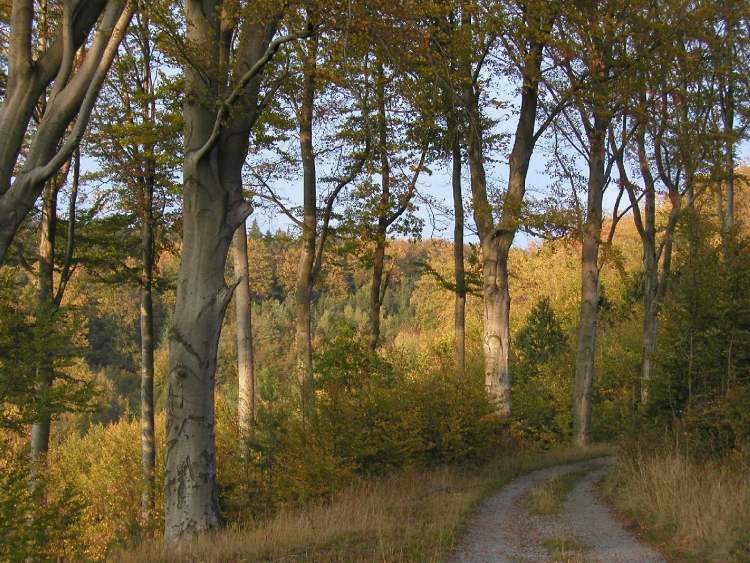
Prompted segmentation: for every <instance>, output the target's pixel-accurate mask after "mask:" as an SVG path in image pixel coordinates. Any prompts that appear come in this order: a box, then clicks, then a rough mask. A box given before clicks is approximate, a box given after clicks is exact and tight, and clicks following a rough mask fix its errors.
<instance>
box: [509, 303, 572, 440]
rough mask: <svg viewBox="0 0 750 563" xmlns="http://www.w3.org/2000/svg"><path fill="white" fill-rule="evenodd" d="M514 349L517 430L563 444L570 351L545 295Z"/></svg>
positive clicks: (566, 428)
mask: <svg viewBox="0 0 750 563" xmlns="http://www.w3.org/2000/svg"><path fill="white" fill-rule="evenodd" d="M514 351H515V361H514V362H513V366H512V367H513V376H514V386H513V405H514V418H515V419H516V432H517V433H518V434H520V435H521V436H522V437H523V438H524V439H525V440H528V441H531V442H539V443H541V444H544V445H547V446H549V445H553V444H558V443H561V442H564V441H565V440H566V439H567V436H568V433H569V427H570V422H571V417H570V404H571V403H570V397H571V383H572V381H571V377H570V374H571V373H572V372H573V369H572V356H571V354H572V352H571V350H570V349H569V347H568V345H567V342H566V338H565V334H564V332H563V330H562V325H561V323H560V321H559V320H558V318H557V315H556V314H555V311H554V309H553V308H552V304H551V303H550V300H549V298H548V297H542V298H540V299H539V301H537V303H536V304H535V305H534V307H533V308H532V310H531V312H530V313H529V316H528V317H527V318H526V323H525V324H524V325H523V327H521V329H520V330H519V331H518V335H517V336H516V339H515V348H514Z"/></svg>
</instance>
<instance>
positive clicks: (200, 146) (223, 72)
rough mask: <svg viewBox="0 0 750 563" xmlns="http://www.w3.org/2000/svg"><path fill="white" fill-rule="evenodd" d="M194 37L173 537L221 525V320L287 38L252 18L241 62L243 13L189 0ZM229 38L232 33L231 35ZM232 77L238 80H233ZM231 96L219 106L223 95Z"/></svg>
mask: <svg viewBox="0 0 750 563" xmlns="http://www.w3.org/2000/svg"><path fill="white" fill-rule="evenodd" d="M185 15H186V22H187V39H188V41H189V43H190V44H191V45H193V46H200V48H201V49H202V54H203V56H204V58H205V59H202V60H207V61H209V64H211V65H213V66H212V67H211V69H210V70H211V72H205V69H201V68H197V67H195V66H194V65H193V64H186V65H185V93H186V96H185V104H184V109H183V115H184V119H185V159H184V163H183V206H182V227H183V229H182V260H181V263H180V271H179V275H178V279H177V295H176V300H175V314H174V325H173V328H172V330H171V331H170V335H169V392H168V396H167V405H166V411H167V442H166V444H167V447H166V469H165V483H164V496H165V500H164V502H165V507H164V508H165V530H164V535H165V539H166V540H167V541H175V540H177V539H179V538H181V537H184V536H190V535H194V534H196V533H199V532H202V531H206V530H209V529H211V528H215V527H216V526H219V525H220V523H221V516H220V514H219V504H218V489H217V483H216V451H215V445H214V424H215V412H214V391H215V379H214V378H215V372H216V361H217V349H218V344H219V336H220V334H221V327H222V321H223V319H224V314H225V311H226V308H227V305H228V303H229V301H230V300H231V297H232V293H233V288H230V287H227V285H226V282H225V280H224V272H225V266H226V261H227V255H228V251H229V247H230V244H231V241H232V238H233V237H234V234H235V231H237V229H238V228H239V227H240V226H241V225H242V224H243V222H244V221H245V219H246V217H247V215H248V214H249V213H250V211H251V209H252V208H251V206H250V204H249V203H248V202H246V201H245V200H244V198H243V195H242V187H243V182H242V167H243V165H244V163H245V159H246V157H247V153H248V147H249V135H250V131H251V130H252V127H253V125H254V124H255V122H256V120H257V117H258V115H259V113H260V111H262V108H261V107H260V106H259V104H258V92H259V88H260V74H261V73H262V71H263V67H264V65H265V64H266V63H267V62H268V61H269V60H270V58H271V57H272V56H273V54H274V53H275V52H276V51H277V50H278V48H279V47H280V45H281V44H282V42H283V41H289V40H292V38H293V37H290V38H289V39H282V38H280V39H279V42H276V43H273V42H272V38H273V36H274V35H275V32H276V27H277V25H278V21H279V18H280V16H281V14H280V12H274V11H273V10H270V12H269V11H266V12H260V11H259V12H258V13H255V14H252V16H253V17H250V15H249V14H248V19H247V21H243V25H242V26H241V27H240V32H239V35H238V38H237V41H236V49H235V59H236V60H234V68H233V69H232V70H231V73H230V69H229V65H228V63H227V62H226V61H229V60H232V59H230V58H229V57H224V56H222V55H221V50H222V49H226V48H229V47H231V45H232V42H231V37H232V35H233V33H232V31H233V30H234V29H236V26H237V20H236V17H238V16H239V14H238V13H237V12H236V11H231V12H230V13H227V12H223V11H222V5H221V2H219V1H217V0H214V1H211V2H207V1H205V0H203V1H199V0H187V1H186V2H185ZM225 38H228V39H227V40H226V41H225V40H224V39H225ZM230 77H232V80H231V81H230ZM233 81H236V84H237V85H235V86H232V88H233V89H232V90H231V91H232V92H236V96H235V95H234V94H232V95H230V97H228V98H226V100H228V101H229V102H231V103H232V104H234V107H233V111H232V112H231V113H230V112H228V107H227V106H228V105H229V102H225V103H224V104H216V103H215V101H216V99H217V98H218V97H219V96H220V95H222V93H223V92H226V91H229V90H230V87H229V84H231V83H232V82H233Z"/></svg>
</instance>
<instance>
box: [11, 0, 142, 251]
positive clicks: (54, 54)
mask: <svg viewBox="0 0 750 563" xmlns="http://www.w3.org/2000/svg"><path fill="white" fill-rule="evenodd" d="M80 4H81V5H79V6H77V7H75V8H72V7H70V6H72V3H71V4H66V6H68V8H67V9H65V13H64V17H63V19H64V21H65V24H64V25H63V26H62V28H63V30H62V36H61V37H60V38H59V40H57V41H55V42H54V43H53V44H52V46H51V47H50V48H49V49H48V50H47V51H46V52H45V53H43V54H42V55H41V56H40V58H39V60H38V61H36V62H34V63H32V62H31V53H30V44H29V41H30V29H31V27H32V16H31V13H30V12H28V9H30V6H31V3H30V2H14V3H13V12H14V14H13V16H12V18H11V19H12V22H13V23H12V26H13V27H14V30H12V31H11V51H10V57H9V66H10V68H9V77H8V91H7V94H6V97H5V100H4V102H3V105H2V107H0V130H2V131H3V132H4V134H3V135H2V136H1V137H0V264H2V262H3V260H4V259H5V254H6V252H7V250H8V247H9V245H10V243H11V241H12V240H13V237H14V236H15V234H16V231H17V230H18V227H19V226H20V225H21V223H22V222H23V220H24V218H25V217H26V215H27V214H28V212H29V211H30V210H31V208H32V207H33V206H34V203H35V202H36V200H37V199H38V198H39V196H40V194H41V193H42V191H43V190H44V185H45V183H46V182H47V181H48V180H49V179H50V178H52V177H53V176H54V174H55V173H56V172H57V171H58V170H59V169H60V167H61V166H63V165H64V163H65V162H66V161H68V160H70V156H71V154H72V153H73V150H75V148H76V147H77V146H78V143H79V141H80V139H81V137H82V136H83V133H84V130H85V127H86V124H87V122H88V119H89V116H90V115H91V111H92V110H93V107H94V104H95V102H96V98H97V96H98V93H99V89H100V88H101V85H102V83H103V81H104V78H105V76H106V74H107V72H108V70H109V67H110V65H111V63H112V60H113V59H114V57H115V54H116V53H117V49H118V46H119V44H120V41H121V39H122V37H123V35H124V33H125V30H126V29H127V26H128V24H129V23H130V19H131V17H132V15H133V11H134V9H135V8H134V3H133V2H131V1H123V0H110V1H109V2H106V3H104V2H99V1H94V2H85V3H80ZM17 7H18V9H17ZM100 14H103V15H102V18H101V21H100V23H99V26H98V29H97V32H96V34H95V36H94V39H93V41H92V43H91V45H90V47H89V48H88V50H87V54H86V57H85V59H84V60H83V62H82V63H81V64H80V65H78V66H77V67H76V68H75V72H74V71H73V68H74V66H75V65H74V64H73V63H74V61H73V59H74V57H75V52H76V50H77V49H78V47H79V46H80V45H81V44H82V43H83V41H84V40H85V38H86V36H87V35H88V31H89V30H90V29H91V27H92V26H93V25H94V23H95V22H96V20H97V18H98V16H99V15H100ZM91 18H93V21H92V19H91ZM53 78H55V83H54V86H53V88H52V91H51V93H50V96H49V101H48V103H47V105H46V108H45V111H44V115H43V116H42V119H41V120H40V122H39V125H38V127H37V128H36V131H35V133H34V135H33V136H32V138H31V141H30V143H29V146H28V151H27V153H26V158H25V159H24V161H23V164H22V166H21V167H20V170H18V171H17V173H14V169H15V165H16V162H17V161H18V158H19V155H20V153H21V150H22V145H23V140H24V137H25V134H26V131H27V129H28V125H29V120H30V119H31V115H32V113H33V111H34V107H35V106H36V104H37V103H38V101H39V99H40V97H41V96H42V95H43V94H44V91H45V89H46V88H47V86H48V85H49V84H50V83H51V82H52V80H53ZM74 122H75V123H74ZM72 123H74V124H73V125H72V130H71V131H70V134H69V135H68V138H67V139H64V137H65V134H66V132H67V131H68V127H69V126H70V125H71V124H72Z"/></svg>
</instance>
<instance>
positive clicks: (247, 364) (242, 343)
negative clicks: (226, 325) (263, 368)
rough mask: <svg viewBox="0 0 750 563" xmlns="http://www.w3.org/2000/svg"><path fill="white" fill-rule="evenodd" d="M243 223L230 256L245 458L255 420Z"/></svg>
mask: <svg viewBox="0 0 750 563" xmlns="http://www.w3.org/2000/svg"><path fill="white" fill-rule="evenodd" d="M245 229H246V227H245V222H244V221H243V223H242V225H240V227H239V228H238V229H237V230H236V231H235V232H234V242H233V248H232V255H233V257H234V275H235V276H236V278H237V280H236V281H237V288H236V289H235V290H234V304H235V313H236V325H237V385H238V388H237V391H238V392H237V422H238V425H239V428H240V442H241V443H240V450H241V451H242V452H243V454H244V455H247V439H248V437H249V436H250V435H251V433H252V428H253V420H254V418H255V370H254V366H253V326H252V295H251V293H250V268H249V264H248V253H247V231H246V230H245Z"/></svg>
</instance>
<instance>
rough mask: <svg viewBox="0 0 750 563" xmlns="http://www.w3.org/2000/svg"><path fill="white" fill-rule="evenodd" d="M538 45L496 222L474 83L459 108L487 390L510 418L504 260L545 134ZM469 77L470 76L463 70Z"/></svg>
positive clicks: (527, 66)
mask: <svg viewBox="0 0 750 563" xmlns="http://www.w3.org/2000/svg"><path fill="white" fill-rule="evenodd" d="M541 61H542V45H541V44H538V43H534V44H533V45H532V47H531V48H530V50H529V56H528V57H527V59H526V62H525V63H524V66H523V68H522V73H521V74H522V80H523V84H522V88H521V110H520V115H519V118H518V124H517V126H516V131H515V136H514V142H513V149H512V151H511V154H510V159H509V179H508V189H507V191H506V193H505V197H504V199H503V206H502V210H501V216H500V220H499V221H498V222H497V223H496V222H495V220H494V218H493V212H492V208H491V205H490V203H489V199H488V196H487V180H486V173H485V169H484V155H483V128H482V118H481V114H480V111H479V100H478V96H479V92H478V91H477V85H476V81H475V80H469V79H467V80H466V81H465V85H464V89H463V92H462V94H463V98H462V104H463V109H464V111H465V112H466V117H467V125H468V127H467V132H466V135H467V144H468V147H469V153H468V154H469V169H470V172H471V192H472V203H473V207H474V222H475V223H476V225H477V230H478V233H479V239H480V249H481V252H482V297H483V301H484V317H483V319H482V320H483V324H484V330H483V342H482V344H483V349H484V371H485V386H486V388H487V392H488V394H489V396H490V398H491V399H492V400H493V401H494V402H495V405H496V413H497V414H498V415H500V416H504V417H507V416H510V414H511V410H512V407H511V384H512V380H511V374H510V370H509V366H508V360H509V355H510V345H511V343H510V292H509V289H508V255H509V253H510V248H511V245H512V244H513V239H514V238H515V234H516V231H517V230H518V227H519V223H520V216H521V206H522V204H523V198H524V194H525V192H526V176H527V174H528V169H529V162H530V160H531V155H532V153H533V152H534V145H535V144H536V141H537V139H538V137H539V135H540V134H541V133H542V131H543V129H540V130H539V131H537V132H535V122H536V115H537V106H538V100H539V77H540V72H541ZM465 74H467V76H468V77H471V76H472V73H471V72H470V71H469V70H468V69H467V71H466V72H465Z"/></svg>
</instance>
